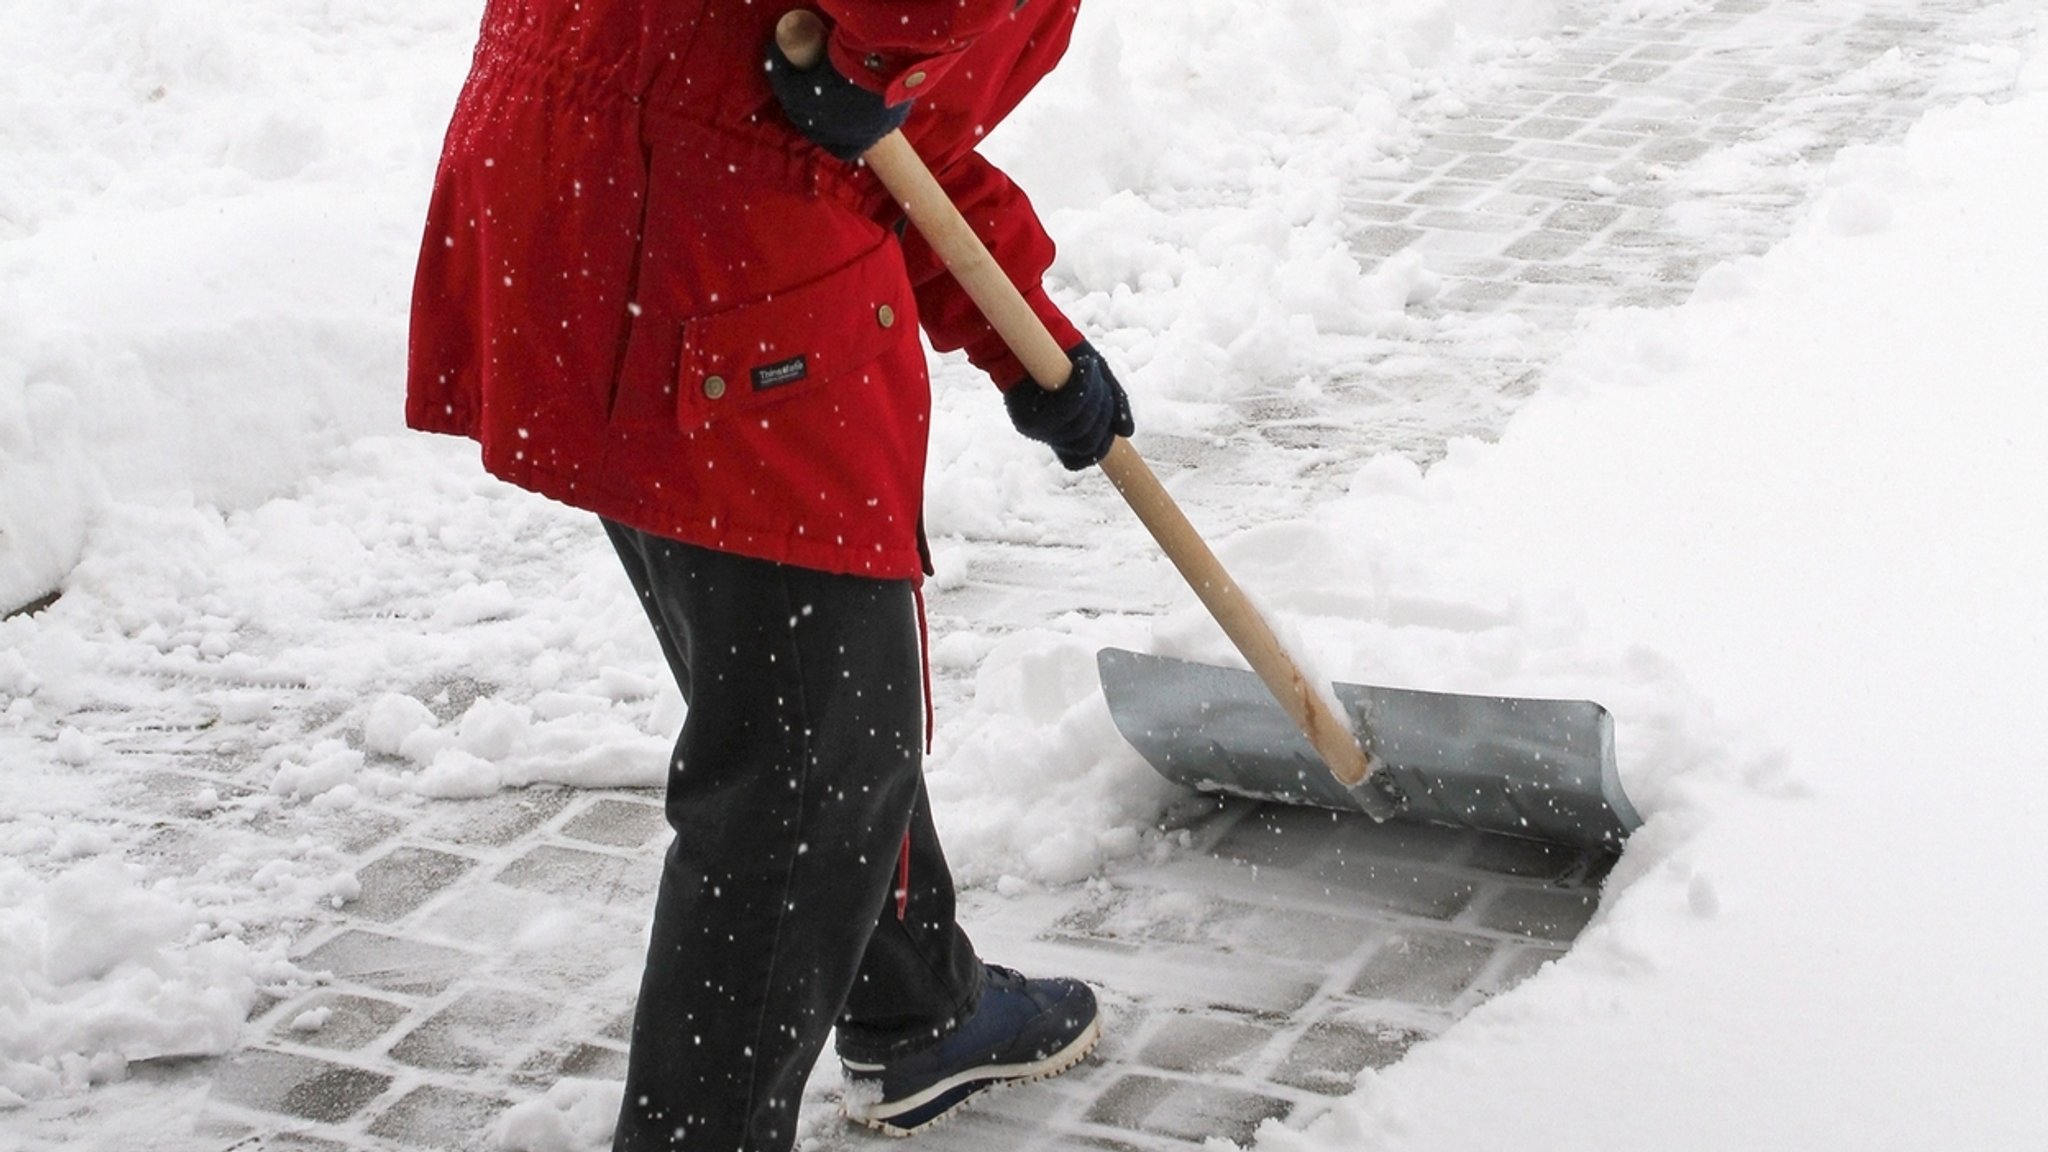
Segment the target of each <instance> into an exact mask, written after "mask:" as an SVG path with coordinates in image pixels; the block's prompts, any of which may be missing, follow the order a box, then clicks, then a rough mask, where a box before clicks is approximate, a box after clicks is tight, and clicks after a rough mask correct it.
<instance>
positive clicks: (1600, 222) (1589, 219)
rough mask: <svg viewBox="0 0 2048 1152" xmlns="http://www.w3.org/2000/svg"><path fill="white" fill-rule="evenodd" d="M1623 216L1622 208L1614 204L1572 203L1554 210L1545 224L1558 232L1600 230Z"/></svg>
mask: <svg viewBox="0 0 2048 1152" xmlns="http://www.w3.org/2000/svg"><path fill="white" fill-rule="evenodd" d="M1621 217H1622V210H1621V209H1620V208H1617V207H1615V206H1614V205H1612V204H1585V203H1571V204H1566V205H1564V206H1563V207H1561V208H1559V209H1558V210H1557V211H1555V212H1552V213H1551V214H1550V216H1549V217H1548V218H1547V219H1545V220H1544V221H1543V226H1544V227H1545V228H1548V229H1551V230H1553V231H1557V232H1598V231H1600V230H1601V229H1603V228H1606V227H1608V226H1610V225H1612V224H1613V223H1614V222H1615V221H1617V220H1619V219H1621Z"/></svg>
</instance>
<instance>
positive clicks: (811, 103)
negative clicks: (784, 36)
mask: <svg viewBox="0 0 2048 1152" xmlns="http://www.w3.org/2000/svg"><path fill="white" fill-rule="evenodd" d="M768 86H769V87H770V88H773V89H774V90H775V98H776V99H777V100H779V101H781V102H782V110H783V112H785V113H786V114H788V116H789V119H790V122H791V123H792V124H795V125H796V127H797V130H798V131H800V132H802V133H803V134H804V135H805V136H808V137H810V140H811V143H813V144H816V145H817V146H818V147H820V148H823V149H824V150H825V151H827V152H830V153H831V154H832V155H834V156H837V157H838V158H839V159H841V160H844V161H846V162H847V163H848V164H851V163H853V162H854V161H855V160H858V159H860V155H861V153H863V152H866V151H867V150H868V149H870V148H872V147H874V146H875V141H877V140H880V139H881V138H882V137H884V136H887V135H888V134H889V133H891V132H894V131H895V130H896V129H898V128H901V127H902V126H903V121H904V120H905V119H907V118H908V117H909V116H910V103H911V102H910V101H908V100H905V101H904V102H903V103H901V104H885V103H883V102H882V98H881V97H880V96H878V95H876V94H875V93H873V92H870V91H868V90H867V89H865V88H863V87H861V86H860V85H858V84H855V83H854V82H853V81H851V80H848V79H847V78H846V77H845V76H843V75H841V74H840V72H839V69H837V68H834V67H833V66H832V60H831V58H830V57H829V56H828V57H826V58H825V59H823V60H820V61H819V62H818V65H817V67H815V68H811V69H809V70H799V69H798V68H797V66H796V65H795V64H792V63H790V61H789V57H788V56H785V55H783V52H782V48H781V46H780V45H778V44H776V43H775V41H773V40H770V41H768Z"/></svg>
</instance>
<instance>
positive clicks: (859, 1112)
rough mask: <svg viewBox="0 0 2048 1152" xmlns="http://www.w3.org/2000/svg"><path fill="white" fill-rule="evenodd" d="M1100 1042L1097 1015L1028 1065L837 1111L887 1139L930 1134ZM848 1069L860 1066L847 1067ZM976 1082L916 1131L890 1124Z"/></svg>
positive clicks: (978, 1072) (996, 1068) (1045, 1076)
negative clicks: (991, 1095) (962, 1112)
mask: <svg viewBox="0 0 2048 1152" xmlns="http://www.w3.org/2000/svg"><path fill="white" fill-rule="evenodd" d="M1100 1039H1102V1018H1101V1017H1100V1016H1097V1017H1096V1018H1095V1019H1093V1020H1090V1021H1089V1022H1088V1027H1086V1028H1084V1029H1082V1030H1081V1034H1080V1035H1079V1036H1076V1037H1074V1039H1073V1040H1071V1041H1070V1042H1068V1044H1067V1046H1066V1047H1064V1048H1062V1049H1060V1050H1059V1051H1057V1052H1055V1053H1053V1054H1052V1055H1050V1056H1048V1057H1046V1058H1045V1059H1043V1060H1039V1061H1035V1062H1033V1063H1030V1064H994V1065H989V1066H987V1067H983V1068H976V1069H974V1070H973V1071H970V1072H962V1073H961V1074H959V1075H958V1076H953V1077H949V1078H947V1079H945V1080H941V1081H939V1082H938V1083H937V1084H934V1085H932V1086H931V1087H929V1088H927V1089H925V1090H924V1091H922V1092H919V1093H918V1094H917V1095H915V1096H909V1097H906V1098H904V1099H902V1100H896V1101H892V1102H891V1103H889V1104H888V1105H886V1106H884V1105H882V1104H880V1103H879V1102H878V1103H875V1104H854V1103H852V1102H850V1101H842V1102H841V1104H840V1111H841V1112H842V1113H843V1114H844V1115H845V1116H846V1118H847V1119H848V1120H852V1121H854V1122H856V1123H859V1124H865V1125H867V1126H868V1127H870V1128H873V1129H876V1130H877V1131H880V1132H884V1133H887V1134H888V1135H890V1136H915V1135H917V1134H918V1133H920V1132H929V1131H930V1130H931V1129H932V1128H933V1127H935V1126H936V1125H938V1124H939V1122H940V1121H943V1120H945V1119H947V1118H948V1117H950V1116H952V1115H953V1114H954V1113H955V1112H958V1111H960V1110H961V1109H962V1108H965V1107H966V1106H967V1105H969V1104H971V1103H973V1102H974V1101H976V1100H978V1099H980V1098H981V1097H982V1096H983V1095H985V1094H986V1093H989V1092H993V1091H995V1090H996V1089H998V1088H1008V1087H1010V1086H1012V1085H1016V1084H1032V1083H1035V1082H1037V1081H1040V1080H1050V1079H1052V1078H1053V1077H1055V1076H1057V1075H1059V1074H1060V1073H1062V1072H1065V1071H1066V1070H1068V1069H1069V1068H1072V1067H1073V1066H1074V1065H1076V1064H1079V1063H1080V1062H1081V1061H1082V1060H1085V1059H1087V1057H1088V1053H1090V1052H1092V1051H1094V1050H1095V1044H1096V1041H1098V1040H1100ZM848 1067H859V1066H857V1065H848ZM976 1082H982V1083H984V1085H985V1086H984V1087H983V1088H981V1089H980V1090H979V1091H976V1092H973V1093H971V1094H969V1095H967V1096H966V1097H963V1098H962V1099H961V1100H960V1102H959V1103H957V1104H955V1105H953V1106H952V1107H951V1108H948V1109H946V1110H945V1111H944V1112H941V1113H939V1114H938V1115H936V1116H934V1117H932V1118H931V1119H929V1120H926V1121H925V1122H924V1123H922V1124H919V1125H918V1126H917V1127H915V1128H899V1127H897V1126H896V1125H895V1124H892V1123H890V1121H892V1120H894V1119H895V1118H896V1117H898V1116H902V1115H904V1114H905V1113H909V1112H915V1111H917V1110H918V1109H920V1108H923V1107H925V1106H926V1105H928V1104H930V1103H931V1102H932V1101H934V1100H937V1099H939V1098H940V1097H941V1096H944V1095H945V1094H946V1093H948V1092H952V1091H954V1090H956V1089H958V1088H962V1087H965V1086H966V1085H969V1084H973V1083H976Z"/></svg>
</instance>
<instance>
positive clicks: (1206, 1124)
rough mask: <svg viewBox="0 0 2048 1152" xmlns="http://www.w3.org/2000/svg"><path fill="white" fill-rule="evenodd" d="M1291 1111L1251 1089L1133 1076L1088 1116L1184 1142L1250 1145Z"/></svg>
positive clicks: (1107, 1094) (1109, 1092)
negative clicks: (1260, 1129)
mask: <svg viewBox="0 0 2048 1152" xmlns="http://www.w3.org/2000/svg"><path fill="white" fill-rule="evenodd" d="M1291 1110H1292V1106H1291V1105H1290V1104H1288V1103H1287V1102H1286V1101H1285V1100H1279V1099H1276V1098H1274V1097H1271V1096H1262V1095H1260V1094H1258V1093H1255V1092H1246V1091H1242V1090H1240V1089H1236V1088H1225V1087H1220V1086H1217V1085H1212V1084H1201V1083H1191V1082H1188V1081H1182V1080H1167V1079H1162V1078H1160V1077H1155V1076H1143V1075H1133V1076H1126V1077H1124V1078H1123V1079H1121V1080H1119V1081H1117V1082H1116V1083H1115V1084H1112V1085H1111V1086H1110V1087H1109V1089H1108V1090H1107V1091H1105V1092H1104V1093H1103V1094H1102V1096H1101V1097H1100V1098H1099V1099H1097V1100H1096V1101H1095V1103H1094V1104H1093V1105H1092V1106H1091V1107H1090V1108H1089V1109H1088V1119H1089V1120H1092V1121H1094V1122H1095V1123H1097V1124H1105V1125H1108V1126H1110V1127H1113V1128H1130V1129H1135V1130H1137V1131H1140V1132H1153V1133H1157V1134H1159V1135H1162V1136H1172V1137H1176V1138H1178V1139H1182V1140H1196V1141H1205V1140H1209V1139H1212V1138H1218V1137H1220V1138H1221V1139H1224V1140H1228V1141H1230V1142H1232V1143H1234V1144H1246V1145H1248V1144H1250V1143H1251V1141H1252V1137H1253V1135H1254V1134H1255V1133H1256V1132H1257V1131H1258V1127H1259V1125H1260V1124H1263V1123H1265V1122H1266V1121H1268V1120H1277V1119H1280V1118H1282V1117H1284V1116H1286V1115H1287V1113H1288V1112H1289V1111H1291Z"/></svg>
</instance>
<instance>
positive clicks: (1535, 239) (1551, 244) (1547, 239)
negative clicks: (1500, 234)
mask: <svg viewBox="0 0 2048 1152" xmlns="http://www.w3.org/2000/svg"><path fill="white" fill-rule="evenodd" d="M1585 246H1586V237H1585V235H1584V234H1583V233H1579V232H1552V231H1542V232H1531V233H1529V234H1528V235H1526V236H1523V237H1521V238H1519V239H1517V240H1516V241H1515V242H1514V243H1512V244H1510V245H1508V246H1507V247H1506V248H1505V249H1503V250H1502V251H1501V255H1503V256H1506V257H1509V258H1510V259H1514V260H1562V259H1564V258H1565V257H1567V256H1569V255H1571V254H1572V253H1574V252H1577V251H1578V250H1579V249H1581V248H1583V247H1585Z"/></svg>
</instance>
